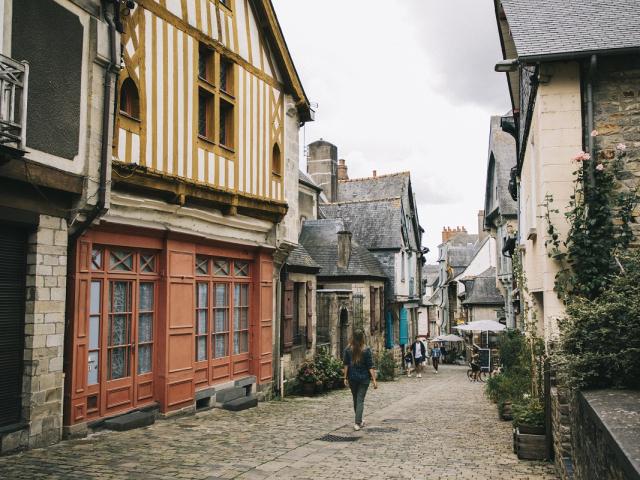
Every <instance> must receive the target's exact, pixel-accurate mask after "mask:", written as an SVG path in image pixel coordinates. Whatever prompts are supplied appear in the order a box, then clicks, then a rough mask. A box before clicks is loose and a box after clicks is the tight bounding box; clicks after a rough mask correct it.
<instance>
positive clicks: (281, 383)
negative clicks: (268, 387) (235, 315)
mask: <svg viewBox="0 0 640 480" xmlns="http://www.w3.org/2000/svg"><path fill="white" fill-rule="evenodd" d="M284 266H285V262H284V261H283V262H282V266H281V267H280V269H279V270H278V277H277V278H278V279H277V281H276V318H275V322H274V323H275V335H274V342H273V343H274V346H275V355H274V358H275V361H276V368H275V371H276V372H275V373H276V378H277V382H278V393H279V395H280V398H284V375H283V373H284V372H283V370H282V351H281V348H280V347H281V345H280V343H281V339H280V336H281V329H282V270H283V269H284Z"/></svg>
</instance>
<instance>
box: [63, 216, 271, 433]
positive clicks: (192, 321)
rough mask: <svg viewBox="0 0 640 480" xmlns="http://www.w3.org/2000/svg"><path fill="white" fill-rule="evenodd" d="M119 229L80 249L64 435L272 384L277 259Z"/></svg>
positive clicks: (90, 235)
mask: <svg viewBox="0 0 640 480" xmlns="http://www.w3.org/2000/svg"><path fill="white" fill-rule="evenodd" d="M122 229H123V227H116V226H111V227H106V228H103V229H102V228H101V229H100V230H90V231H89V232H87V233H86V234H85V235H83V236H82V237H81V238H80V239H79V240H78V242H77V245H76V249H75V257H74V258H73V261H74V264H73V265H72V270H73V275H72V276H71V278H70V301H71V302H72V303H71V304H72V305H73V311H72V312H71V316H72V318H71V319H70V321H71V322H72V328H68V331H67V339H66V355H65V372H66V380H65V381H66V385H65V417H64V423H65V425H68V426H70V425H74V424H78V423H83V422H87V421H93V420H97V419H100V418H104V417H109V416H113V415H116V414H121V413H124V412H126V411H129V410H133V409H137V408H141V407H147V406H150V405H154V404H157V405H158V406H159V408H160V411H162V412H168V411H171V410H178V409H181V408H184V407H188V406H191V405H193V404H194V398H195V393H196V391H198V390H200V389H204V388H208V387H210V386H214V385H218V384H222V383H226V382H229V381H232V380H239V379H242V378H245V377H249V376H255V377H256V381H257V383H258V384H263V383H268V382H270V381H271V368H272V353H271V352H272V332H271V328H272V301H273V293H272V292H273V280H272V274H273V261H272V256H271V251H270V250H268V249H263V248H253V247H246V246H237V245H229V244H222V243H213V242H206V241H204V240H202V239H197V240H195V239H193V238H190V237H187V236H181V235H172V234H168V235H167V234H164V233H158V232H150V231H138V232H135V233H132V231H131V228H130V227H127V233H123V232H122Z"/></svg>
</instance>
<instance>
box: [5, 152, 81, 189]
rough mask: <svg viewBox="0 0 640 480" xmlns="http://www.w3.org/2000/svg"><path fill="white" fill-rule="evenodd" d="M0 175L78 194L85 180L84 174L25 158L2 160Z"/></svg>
mask: <svg viewBox="0 0 640 480" xmlns="http://www.w3.org/2000/svg"><path fill="white" fill-rule="evenodd" d="M0 177H5V178H10V179H12V180H20V181H21V182H26V183H30V184H32V185H37V186H39V187H47V188H52V189H55V190H61V191H63V192H68V193H74V194H77V195H80V194H82V191H83V189H84V180H85V177H84V176H82V175H76V174H75V173H69V172H65V171H64V170H60V169H58V168H55V167H51V166H49V165H44V164H42V163H39V162H34V161H32V160H27V159H25V158H16V159H10V160H9V161H7V162H6V163H2V162H0Z"/></svg>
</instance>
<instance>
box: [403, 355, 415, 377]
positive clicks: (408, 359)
mask: <svg viewBox="0 0 640 480" xmlns="http://www.w3.org/2000/svg"><path fill="white" fill-rule="evenodd" d="M411 367H413V355H411V350H410V349H409V350H407V351H406V353H405V354H404V369H405V371H406V372H407V377H410V376H411Z"/></svg>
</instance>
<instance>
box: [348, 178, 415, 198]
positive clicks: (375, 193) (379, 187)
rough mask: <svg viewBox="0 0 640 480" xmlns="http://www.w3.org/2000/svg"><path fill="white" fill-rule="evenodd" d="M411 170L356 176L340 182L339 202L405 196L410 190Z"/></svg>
mask: <svg viewBox="0 0 640 480" xmlns="http://www.w3.org/2000/svg"><path fill="white" fill-rule="evenodd" d="M410 175H411V174H410V173H409V172H400V173H392V174H389V175H378V176H376V177H367V178H354V179H351V180H340V181H339V182H338V199H337V201H338V202H351V201H354V200H382V199H386V198H396V197H403V196H404V195H406V194H407V193H408V191H409V181H410Z"/></svg>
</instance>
